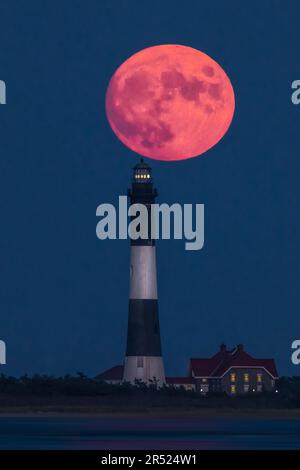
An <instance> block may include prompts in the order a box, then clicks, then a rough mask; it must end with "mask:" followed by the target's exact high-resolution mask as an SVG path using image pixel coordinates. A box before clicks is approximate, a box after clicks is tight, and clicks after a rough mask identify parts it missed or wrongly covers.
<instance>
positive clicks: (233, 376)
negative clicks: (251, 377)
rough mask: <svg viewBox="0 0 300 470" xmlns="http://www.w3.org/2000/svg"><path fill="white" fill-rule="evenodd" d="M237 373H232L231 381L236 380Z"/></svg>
mask: <svg viewBox="0 0 300 470" xmlns="http://www.w3.org/2000/svg"><path fill="white" fill-rule="evenodd" d="M235 379H236V374H230V381H231V382H235Z"/></svg>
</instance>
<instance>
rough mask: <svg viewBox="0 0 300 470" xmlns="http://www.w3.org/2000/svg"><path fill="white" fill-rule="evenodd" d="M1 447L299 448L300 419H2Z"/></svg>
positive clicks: (0, 431)
mask: <svg viewBox="0 0 300 470" xmlns="http://www.w3.org/2000/svg"><path fill="white" fill-rule="evenodd" d="M0 449H8V450H11V449H20V450H22V449H31V450H32V449H34V450H38V449H44V450H45V449H101V450H103V449H104V450H116V449H120V450H124V449H134V450H138V449H142V450H150V449H155V450H159V449H162V450H163V449H164V450H172V449H182V450H185V449H187V450H188V449H199V450H203V449H207V450H214V449H265V450H268V449H289V450H291V449H298V450H299V449H300V420H296V419H266V420H264V419H249V418H248V419H228V418H210V419H209V418H204V419H203V418H190V417H189V418H178V417H176V418H166V417H162V418H158V417H112V416H99V417H97V416H94V417H74V416H73V417H70V416H67V417H63V416H60V417H55V416H53V417H0Z"/></svg>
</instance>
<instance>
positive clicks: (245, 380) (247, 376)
mask: <svg viewBox="0 0 300 470" xmlns="http://www.w3.org/2000/svg"><path fill="white" fill-rule="evenodd" d="M244 382H249V374H244Z"/></svg>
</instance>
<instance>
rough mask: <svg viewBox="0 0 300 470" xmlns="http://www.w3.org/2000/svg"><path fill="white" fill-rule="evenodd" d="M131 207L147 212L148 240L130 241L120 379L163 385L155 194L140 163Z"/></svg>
mask: <svg viewBox="0 0 300 470" xmlns="http://www.w3.org/2000/svg"><path fill="white" fill-rule="evenodd" d="M128 196H129V197H130V203H131V204H137V203H138V204H143V205H145V206H146V207H147V210H148V238H147V239H141V238H139V239H137V240H131V255H130V295H129V315H128V332H127V349H126V358H125V364H124V377H123V380H124V381H127V382H131V383H134V382H135V381H136V380H141V381H142V382H145V383H149V382H150V381H151V380H152V381H153V380H155V381H156V382H157V384H158V385H159V386H161V385H163V384H164V383H165V373H164V364H163V358H162V353H161V341H160V328H159V319H158V302H157V280H156V250H155V240H154V239H151V217H150V209H151V204H154V203H155V198H156V196H157V191H156V189H155V188H154V187H153V183H152V174H151V168H150V166H149V165H147V163H145V162H144V161H143V159H142V160H141V162H140V163H138V164H137V165H136V166H135V167H134V168H133V181H132V186H131V188H130V189H129V190H128Z"/></svg>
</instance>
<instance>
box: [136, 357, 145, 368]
mask: <svg viewBox="0 0 300 470" xmlns="http://www.w3.org/2000/svg"><path fill="white" fill-rule="evenodd" d="M136 365H137V367H144V358H143V356H138V357H137V358H136Z"/></svg>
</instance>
